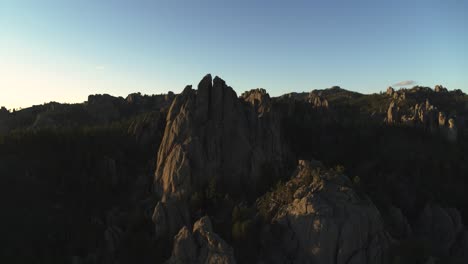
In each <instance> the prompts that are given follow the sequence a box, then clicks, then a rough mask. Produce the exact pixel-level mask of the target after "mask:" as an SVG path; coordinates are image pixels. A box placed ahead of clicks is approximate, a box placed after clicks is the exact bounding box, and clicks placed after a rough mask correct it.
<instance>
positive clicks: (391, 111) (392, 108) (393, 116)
mask: <svg viewBox="0 0 468 264" xmlns="http://www.w3.org/2000/svg"><path fill="white" fill-rule="evenodd" d="M398 111H399V107H398V105H397V104H396V103H395V101H392V102H391V103H390V105H389V106H388V110H387V123H388V124H395V123H397V122H399V116H398V115H399V112H398Z"/></svg>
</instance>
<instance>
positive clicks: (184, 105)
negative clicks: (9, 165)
mask: <svg viewBox="0 0 468 264" xmlns="http://www.w3.org/2000/svg"><path fill="white" fill-rule="evenodd" d="M280 131H281V129H280V126H279V119H278V118H277V117H276V115H275V114H274V113H273V112H272V111H271V102H270V97H269V95H268V94H267V93H266V91H265V90H263V89H257V90H252V91H250V92H247V93H244V94H243V95H242V96H241V97H240V98H238V97H237V95H236V93H235V92H234V90H233V89H232V88H231V87H229V86H227V85H226V83H225V82H224V81H223V80H222V79H220V78H219V77H215V78H214V79H213V80H212V77H211V75H209V74H208V75H206V76H205V77H204V78H203V79H202V80H201V82H200V83H199V85H198V90H197V91H196V90H193V89H192V87H191V86H187V87H186V88H185V89H184V91H183V92H182V93H181V94H179V95H178V96H177V97H176V98H175V99H174V101H173V103H172V105H171V107H170V109H169V113H168V115H167V118H166V128H165V132H164V137H163V139H162V142H161V145H160V148H159V151H158V159H157V167H156V172H155V178H154V189H155V192H156V193H157V194H158V195H159V196H161V197H163V199H162V201H161V202H160V203H158V205H157V206H156V209H155V216H157V217H156V218H155V217H153V220H154V222H155V224H156V230H160V231H161V232H162V233H164V236H168V237H169V238H170V237H172V236H173V235H175V232H177V230H179V229H180V228H181V227H182V226H183V225H188V224H189V223H188V222H187V219H185V218H184V217H181V215H182V216H183V215H186V214H187V211H186V209H184V208H181V207H180V206H181V205H182V204H184V203H185V202H186V201H187V199H188V198H189V197H190V195H191V194H193V193H194V192H199V191H202V192H203V191H204V190H205V189H206V187H207V186H208V184H209V183H210V182H215V183H216V186H217V188H219V190H220V191H221V192H227V193H231V194H234V195H236V194H237V195H248V194H249V193H254V192H255V191H256V190H257V188H264V185H265V184H264V183H263V182H262V181H263V180H265V178H264V177H271V178H272V179H274V178H275V177H278V176H279V175H280V172H281V170H282V168H283V166H285V165H286V164H287V160H286V153H287V152H286V151H285V148H284V146H283V143H282V141H281V136H280ZM266 172H268V173H266ZM169 201H171V202H170V205H169V204H168V202H169ZM162 208H165V210H164V212H165V214H162V213H159V212H162V211H163V210H162ZM173 212H174V214H173ZM175 212H177V213H175ZM163 219H167V220H163ZM169 223H170V224H169ZM172 224H174V226H173V227H171V226H168V225H172ZM163 231H164V232H163ZM161 232H157V234H159V233H161ZM164 236H163V235H160V237H164Z"/></svg>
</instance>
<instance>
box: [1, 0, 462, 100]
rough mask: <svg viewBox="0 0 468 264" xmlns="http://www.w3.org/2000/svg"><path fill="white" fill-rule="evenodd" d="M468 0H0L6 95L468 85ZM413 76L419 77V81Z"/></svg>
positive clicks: (82, 97) (22, 97) (52, 96)
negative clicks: (207, 80) (205, 85)
mask: <svg viewBox="0 0 468 264" xmlns="http://www.w3.org/2000/svg"><path fill="white" fill-rule="evenodd" d="M467 14H468V1H464V0H458V1H457V0H439V1H433V0H424V1H411V0H405V1H403V0H394V1H390V0H387V1H378V0H373V1H361V0H353V1H349V0H346V1H333V0H331V1H272V0H269V1H254V0H250V1H221V0H218V1H203V0H201V1H178V0H168V1H149V0H113V1H111V0H108V1H104V0H56V1H53V0H40V1H39V0H30V1H25V0H0V105H5V106H7V107H9V108H12V107H26V106H29V105H32V104H41V103H44V102H48V101H52V100H54V101H59V102H82V101H85V100H86V98H87V95H88V94H95V93H110V94H113V95H120V96H125V95H127V94H128V93H131V92H136V91H140V92H142V93H146V94H155V93H164V92H167V91H169V90H172V91H174V92H180V91H181V90H182V89H183V87H184V86H185V85H186V84H195V85H196V84H197V83H198V81H199V80H200V79H201V78H202V77H203V76H204V75H205V74H206V73H212V74H213V75H219V76H220V77H222V78H223V79H225V80H226V81H227V83H228V84H229V85H231V86H232V87H233V88H234V89H235V90H236V91H237V92H238V93H241V92H243V91H244V90H248V89H252V88H257V87H263V88H266V89H267V90H268V91H269V92H270V94H272V95H280V94H282V93H286V92H291V91H310V90H312V89H320V88H326V87H330V86H333V85H340V86H341V87H343V88H346V89H350V90H355V91H359V92H364V93H372V92H379V91H381V90H384V89H385V88H386V87H387V86H389V85H392V84H395V83H398V82H401V81H414V82H415V83H416V84H419V85H427V86H431V87H433V86H434V85H435V84H439V83H440V84H443V85H445V86H446V87H448V88H449V89H462V90H464V91H465V92H468V15H467ZM410 86H411V85H410Z"/></svg>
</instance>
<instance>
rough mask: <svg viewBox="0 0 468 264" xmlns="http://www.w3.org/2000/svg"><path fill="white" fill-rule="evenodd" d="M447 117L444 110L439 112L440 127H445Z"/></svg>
mask: <svg viewBox="0 0 468 264" xmlns="http://www.w3.org/2000/svg"><path fill="white" fill-rule="evenodd" d="M446 122H447V117H446V116H445V113H444V112H439V127H445V124H446Z"/></svg>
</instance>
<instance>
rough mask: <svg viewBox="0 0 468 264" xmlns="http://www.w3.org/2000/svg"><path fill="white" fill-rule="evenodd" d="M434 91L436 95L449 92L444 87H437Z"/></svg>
mask: <svg viewBox="0 0 468 264" xmlns="http://www.w3.org/2000/svg"><path fill="white" fill-rule="evenodd" d="M434 91H435V92H436V93H443V92H447V88H445V87H443V86H442V85H436V86H435V87H434Z"/></svg>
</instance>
